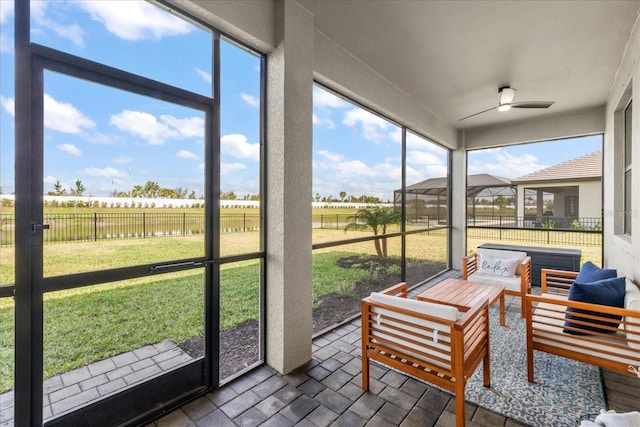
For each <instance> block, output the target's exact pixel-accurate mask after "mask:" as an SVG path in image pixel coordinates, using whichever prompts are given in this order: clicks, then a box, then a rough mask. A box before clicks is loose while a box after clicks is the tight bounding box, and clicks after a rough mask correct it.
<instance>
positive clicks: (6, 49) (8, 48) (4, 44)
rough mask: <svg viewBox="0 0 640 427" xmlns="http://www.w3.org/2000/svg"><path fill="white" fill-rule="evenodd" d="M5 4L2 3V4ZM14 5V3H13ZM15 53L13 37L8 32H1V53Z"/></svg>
mask: <svg viewBox="0 0 640 427" xmlns="http://www.w3.org/2000/svg"><path fill="white" fill-rule="evenodd" d="M4 3H5V2H3V1H0V4H4ZM11 3H12V2H11ZM12 52H13V37H12V36H11V35H10V34H9V33H8V32H4V31H2V32H0V53H12Z"/></svg>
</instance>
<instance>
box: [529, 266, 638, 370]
mask: <svg viewBox="0 0 640 427" xmlns="http://www.w3.org/2000/svg"><path fill="white" fill-rule="evenodd" d="M577 276H578V273H577V272H572V271H562V270H550V269H542V270H541V283H540V284H541V291H542V295H541V296H537V295H527V296H526V299H525V301H526V322H527V378H528V380H529V382H534V358H533V351H534V350H538V351H544V352H547V353H551V354H555V355H558V356H562V357H567V358H570V359H574V360H578V361H581V362H584V363H589V364H591V365H596V366H599V367H601V368H605V369H610V370H613V371H616V372H621V373H625V374H629V375H635V374H634V373H632V372H631V371H630V367H634V368H638V367H640V350H639V349H638V346H640V333H629V332H627V333H624V331H625V328H626V327H627V326H632V327H634V328H636V330H637V328H638V327H640V311H636V310H628V309H624V308H618V307H610V306H605V305H600V304H591V303H583V302H577V301H569V299H568V294H569V288H570V287H571V284H572V283H573V282H574V281H575V279H576V277H577ZM569 307H573V308H575V309H580V310H589V312H590V313H588V314H587V313H576V312H572V313H571V316H573V319H571V321H570V322H571V323H572V324H574V325H584V326H589V325H591V327H595V328H599V329H601V330H608V331H610V332H611V333H600V332H593V331H589V332H588V335H574V334H570V333H567V332H563V330H574V331H575V330H576V328H574V327H571V326H565V314H566V310H567V308H569ZM594 312H595V313H594ZM600 314H612V315H619V316H621V317H622V321H621V326H620V329H618V328H613V327H611V326H604V325H602V324H599V323H597V322H598V321H605V322H606V321H608V322H611V318H606V317H602V316H600ZM578 331H579V332H580V331H581V332H584V330H583V329H578ZM630 342H631V343H632V344H633V345H634V347H635V348H632V347H630V346H629V343H630Z"/></svg>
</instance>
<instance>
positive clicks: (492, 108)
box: [458, 107, 498, 121]
mask: <svg viewBox="0 0 640 427" xmlns="http://www.w3.org/2000/svg"><path fill="white" fill-rule="evenodd" d="M496 108H498V107H491V108H487V109H486V110H482V111H478V112H477V113H473V114H471V115H470V116H466V117H463V118H461V119H458V121H462V120H465V119H468V118H470V117H473V116H477V115H478V114H482V113H486V112H487V111H491V110H495V109H496Z"/></svg>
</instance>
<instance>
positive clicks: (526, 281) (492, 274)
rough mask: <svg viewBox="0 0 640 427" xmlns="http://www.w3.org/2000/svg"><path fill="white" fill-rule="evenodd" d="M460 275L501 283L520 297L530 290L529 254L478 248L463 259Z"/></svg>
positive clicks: (522, 314)
mask: <svg viewBox="0 0 640 427" xmlns="http://www.w3.org/2000/svg"><path fill="white" fill-rule="evenodd" d="M462 278H463V279H464V280H469V281H471V282H478V283H487V284H492V285H503V286H504V287H505V290H504V293H505V294H507V295H514V296H518V297H520V298H521V301H522V302H521V304H522V308H521V316H522V317H524V297H525V295H527V294H528V293H529V292H530V291H531V257H530V256H527V253H526V252H520V251H508V250H501V249H484V248H478V249H476V251H475V252H472V253H470V254H469V255H467V256H465V257H464V258H463V259H462Z"/></svg>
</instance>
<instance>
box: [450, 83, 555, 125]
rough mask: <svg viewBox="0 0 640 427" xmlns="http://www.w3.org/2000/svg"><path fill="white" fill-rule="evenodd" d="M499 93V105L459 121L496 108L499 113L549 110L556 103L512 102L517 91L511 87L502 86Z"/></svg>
mask: <svg viewBox="0 0 640 427" xmlns="http://www.w3.org/2000/svg"><path fill="white" fill-rule="evenodd" d="M498 93H499V94H500V101H499V103H498V105H496V106H495V107H491V108H488V109H486V110H482V111H479V112H477V113H473V114H471V115H470V116H466V117H463V118H461V119H459V120H458V121H461V120H464V119H468V118H470V117H473V116H477V115H478V114H482V113H486V112H487V111H491V110H495V109H496V108H497V109H498V111H509V110H510V109H512V108H549V107H551V105H553V103H554V101H523V102H511V101H513V98H514V97H515V96H516V90H515V89H513V88H511V87H509V86H501V87H500V88H498Z"/></svg>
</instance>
